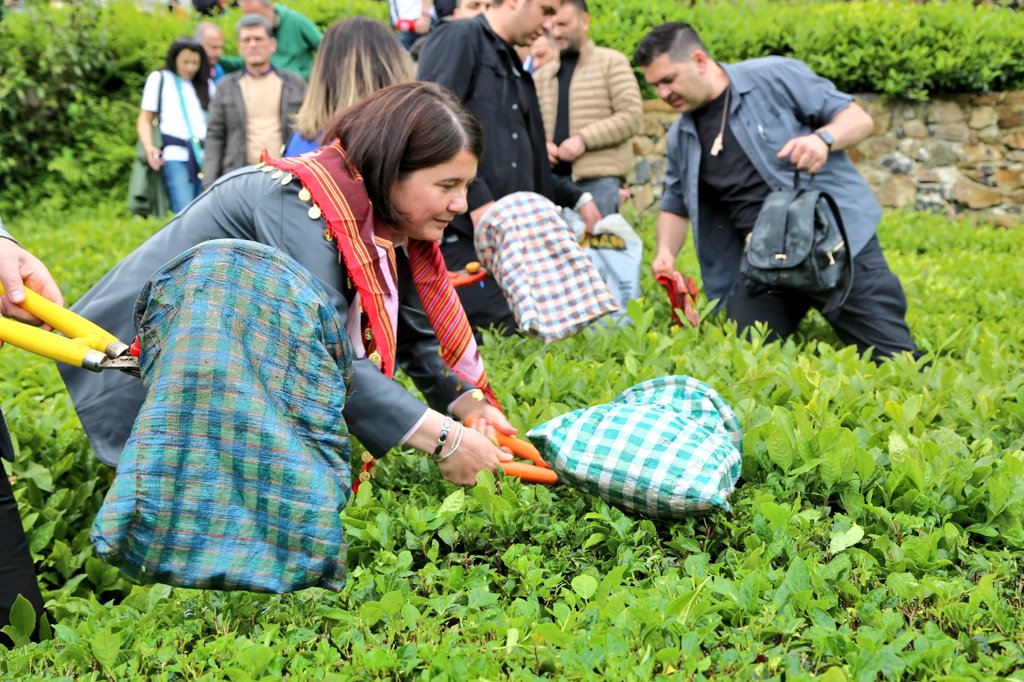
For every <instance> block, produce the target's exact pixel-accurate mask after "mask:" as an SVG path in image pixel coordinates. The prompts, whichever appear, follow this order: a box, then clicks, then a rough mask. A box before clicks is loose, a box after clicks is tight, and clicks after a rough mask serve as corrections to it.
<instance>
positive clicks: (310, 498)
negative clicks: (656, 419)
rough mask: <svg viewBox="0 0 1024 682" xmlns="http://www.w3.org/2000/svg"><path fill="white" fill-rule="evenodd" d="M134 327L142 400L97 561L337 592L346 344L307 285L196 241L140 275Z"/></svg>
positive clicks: (285, 260)
mask: <svg viewBox="0 0 1024 682" xmlns="http://www.w3.org/2000/svg"><path fill="white" fill-rule="evenodd" d="M135 321H136V326H137V328H138V331H139V340H140V342H141V347H142V355H141V358H140V364H141V367H142V377H143V382H144V383H145V386H146V400H145V403H144V404H143V406H142V408H141V410H140V412H139V415H138V418H137V419H136V421H135V426H134V428H133V430H132V434H131V437H130V438H129V440H128V443H127V445H126V446H125V450H124V453H123V454H122V456H121V460H120V464H119V466H118V468H117V476H116V478H115V480H114V483H113V485H112V486H111V488H110V490H109V491H108V493H107V496H106V499H105V500H104V502H103V506H102V507H101V508H100V511H99V514H98V515H97V517H96V520H95V522H94V524H93V528H92V540H93V543H94V544H95V546H96V551H97V553H98V554H99V555H100V557H102V558H103V559H104V560H105V561H108V562H109V563H111V564H114V565H116V566H118V567H120V568H121V570H123V571H124V572H125V573H127V574H128V575H130V576H131V577H133V578H135V579H137V580H142V581H157V582H163V583H169V584H172V585H178V586H183V587H200V588H216V589H244V590H252V591H257V592H288V591H292V590H298V589H301V588H304V587H310V586H314V585H315V586H319V587H325V588H329V589H335V590H337V589H340V588H341V586H342V585H343V584H344V581H345V550H346V544H345V537H344V534H343V532H342V527H341V519H340V511H341V509H342V508H343V507H344V505H345V503H346V502H347V500H348V497H349V491H350V490H349V488H350V482H351V473H350V470H349V442H348V429H347V428H346V425H345V422H344V419H343V418H342V409H343V408H344V406H345V400H346V386H347V385H348V383H349V377H350V374H351V349H350V346H349V342H348V337H347V336H346V335H345V332H344V329H343V327H342V326H341V324H340V321H339V319H338V316H337V311H336V310H335V308H334V306H332V305H331V303H330V299H329V298H328V296H327V294H326V292H325V291H324V290H323V288H322V287H321V286H320V284H319V283H318V282H317V281H316V280H315V279H313V277H312V276H311V275H310V274H309V273H308V272H307V271H306V270H304V269H303V268H302V267H301V266H300V265H299V264H298V263H297V262H295V261H294V260H292V259H291V258H290V257H288V256H286V255H284V254H282V253H281V252H279V251H277V250H275V249H272V248H270V247H268V246H264V245H262V244H257V243H255V242H245V241H238V240H214V241H208V242H205V243H203V244H201V245H199V246H197V247H195V248H192V249H190V250H189V251H186V252H185V253H183V254H182V255H180V256H178V257H177V258H175V259H174V260H172V261H171V262H170V263H168V264H167V265H165V266H164V267H163V268H161V269H160V270H159V271H158V272H157V273H156V274H154V275H153V276H152V278H151V279H150V280H149V282H148V283H147V284H146V286H145V288H144V289H143V291H142V293H141V295H140V296H139V299H138V302H137V304H136V308H135ZM112 399H115V400H116V397H113V398H112Z"/></svg>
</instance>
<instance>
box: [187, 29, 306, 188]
mask: <svg viewBox="0 0 1024 682" xmlns="http://www.w3.org/2000/svg"><path fill="white" fill-rule="evenodd" d="M237 33H238V51H239V52H240V53H241V54H242V59H243V60H244V61H245V69H244V70H242V71H236V72H234V73H231V74H229V75H227V76H225V77H224V78H223V79H222V80H221V81H220V83H218V84H217V94H216V95H214V97H213V100H212V101H211V102H210V118H209V121H208V123H207V127H206V128H207V129H206V158H205V161H204V163H203V169H204V173H203V184H204V185H205V186H207V187H209V186H210V185H211V184H213V181H214V180H216V179H217V178H219V177H220V176H222V175H225V174H226V173H228V172H230V171H233V170H235V169H236V168H241V167H242V166H245V165H248V164H253V163H256V162H257V161H259V158H260V152H262V150H263V149H264V148H266V149H268V150H270V152H271V153H272V154H274V155H275V156H276V155H279V154H280V152H281V150H282V149H283V148H284V145H285V143H287V142H288V140H289V139H290V138H291V136H292V122H291V121H292V117H293V116H294V115H295V114H296V113H298V111H299V107H300V106H302V98H303V97H304V96H305V94H306V81H304V80H303V79H302V76H300V75H299V74H297V73H294V72H292V71H284V70H278V69H275V68H274V67H273V66H272V65H271V63H270V58H271V56H272V55H273V54H274V50H275V49H276V47H277V43H276V41H275V40H274V38H273V36H272V34H271V26H270V22H269V21H267V20H266V19H265V18H263V17H262V16H260V15H258V14H247V15H245V16H244V17H242V18H241V19H240V20H239V22H238V28H237Z"/></svg>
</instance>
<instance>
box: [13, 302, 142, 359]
mask: <svg viewBox="0 0 1024 682" xmlns="http://www.w3.org/2000/svg"><path fill="white" fill-rule="evenodd" d="M4 293H5V291H4V287H3V285H2V284H0V296H3V295H4ZM20 305H21V308H22V309H23V310H25V311H26V312H28V313H30V314H32V315H34V316H35V317H37V318H38V319H40V320H42V321H43V322H45V323H46V324H48V325H50V326H51V327H53V328H54V329H56V330H57V331H59V332H61V333H63V334H64V336H58V335H57V334H52V333H50V332H47V331H43V330H42V329H39V328H37V327H33V326H31V325H27V324H23V323H21V322H18V321H16V320H11V319H8V318H3V317H0V341H3V342H4V343H9V344H11V345H12V346H17V347H18V348H22V349H24V350H27V351H28V352H30V353H35V354H36V355H41V356H43V357H45V358H50V359H51V360H56V361H57V362H63V363H65V364H68V365H74V366H75V367H82V368H84V369H91V370H92V371H94V372H100V371H102V370H105V369H119V370H121V371H122V372H127V373H128V374H131V375H132V376H136V377H137V376H139V360H138V358H136V357H135V356H133V355H132V354H131V351H130V348H129V346H128V344H126V343H123V342H122V341H121V340H119V339H118V338H117V337H116V336H114V335H113V334H111V333H110V332H108V331H107V330H105V329H103V328H102V327H100V326H99V325H97V324H95V323H93V322H90V321H89V320H87V319H85V318H84V317H82V316H81V315H78V314H77V313H73V312H71V311H70V310H68V309H67V308H63V307H61V306H59V305H57V304H56V303H54V302H52V301H48V300H46V299H45V298H43V297H42V296H40V295H39V294H37V293H35V292H34V291H31V290H29V289H26V290H25V300H24V301H23V302H22V303H21V304H20Z"/></svg>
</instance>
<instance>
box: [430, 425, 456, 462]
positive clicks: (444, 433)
mask: <svg viewBox="0 0 1024 682" xmlns="http://www.w3.org/2000/svg"><path fill="white" fill-rule="evenodd" d="M451 427H452V418H451V417H450V416H446V417H445V418H444V424H443V425H442V426H441V435H440V436H438V437H437V445H436V446H435V447H434V455H433V457H434V460H435V461H436V460H437V458H438V457H439V456H440V455H441V450H443V449H444V442H445V441H446V440H448V429H450V428H451Z"/></svg>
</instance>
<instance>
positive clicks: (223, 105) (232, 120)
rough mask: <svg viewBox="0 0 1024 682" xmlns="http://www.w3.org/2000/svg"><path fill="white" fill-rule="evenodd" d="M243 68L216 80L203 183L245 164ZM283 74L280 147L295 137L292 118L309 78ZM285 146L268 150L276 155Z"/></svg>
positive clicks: (207, 125) (245, 117) (300, 104)
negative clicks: (240, 83) (241, 82)
mask: <svg viewBox="0 0 1024 682" xmlns="http://www.w3.org/2000/svg"><path fill="white" fill-rule="evenodd" d="M244 75H245V72H244V71H236V72H234V73H230V74H228V75H227V76H225V77H224V78H222V79H221V81H220V82H219V83H217V94H215V95H214V96H213V99H212V100H211V101H210V113H209V116H208V117H207V124H206V145H205V147H204V160H203V184H204V185H205V186H207V187H209V186H210V185H211V184H213V181H214V180H216V179H217V178H219V177H221V176H222V175H225V174H227V173H229V172H231V171H233V170H235V169H236V168H241V167H242V166H244V165H246V163H247V161H246V158H245V147H246V145H245V139H246V138H245V131H246V121H247V120H248V115H247V114H246V111H245V100H244V98H243V97H242V87H241V86H240V85H239V81H240V80H241V79H242V77H243V76H244ZM277 75H278V76H280V77H281V81H282V83H281V107H280V111H281V147H282V149H283V148H284V145H285V144H286V143H287V142H288V140H290V139H291V137H292V119H293V117H294V116H295V114H297V113H298V111H299V107H301V106H302V98H303V97H304V96H305V94H306V81H304V80H303V79H302V76H300V75H299V74H297V73H295V72H294V71H284V70H278V71H277ZM282 149H271V150H269V151H270V152H271V153H272V154H274V155H275V156H277V155H280V153H281V151H282Z"/></svg>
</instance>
